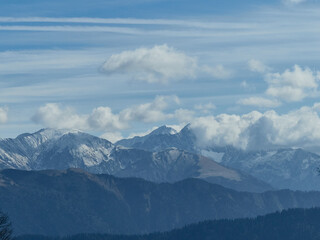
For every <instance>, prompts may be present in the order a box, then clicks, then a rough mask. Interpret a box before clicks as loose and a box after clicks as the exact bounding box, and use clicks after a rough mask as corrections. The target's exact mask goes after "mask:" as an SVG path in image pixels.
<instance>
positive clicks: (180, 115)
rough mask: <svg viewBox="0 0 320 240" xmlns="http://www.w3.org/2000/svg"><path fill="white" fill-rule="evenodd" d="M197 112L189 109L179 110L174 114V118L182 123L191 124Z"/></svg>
mask: <svg viewBox="0 0 320 240" xmlns="http://www.w3.org/2000/svg"><path fill="white" fill-rule="evenodd" d="M194 115H195V112H194V111H192V110H189V109H183V108H180V109H177V110H176V111H175V113H174V118H176V119H177V120H178V121H179V122H180V123H185V124H186V123H189V122H190V121H192V119H194Z"/></svg>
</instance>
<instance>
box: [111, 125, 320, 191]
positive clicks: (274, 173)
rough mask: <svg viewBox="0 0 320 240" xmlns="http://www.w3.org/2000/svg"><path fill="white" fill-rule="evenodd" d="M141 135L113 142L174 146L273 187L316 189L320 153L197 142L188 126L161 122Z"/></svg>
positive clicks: (148, 147) (159, 147)
mask: <svg viewBox="0 0 320 240" xmlns="http://www.w3.org/2000/svg"><path fill="white" fill-rule="evenodd" d="M159 129H162V131H159V130H156V131H157V132H156V133H157V134H154V133H151V134H149V135H146V136H143V137H134V138H131V139H124V140H120V141H118V142H117V143H116V145H121V146H125V147H132V148H138V149H143V150H147V151H161V150H164V149H167V148H168V147H175V148H178V149H182V150H186V151H188V152H192V153H195V154H199V155H202V156H206V157H208V158H210V159H212V160H214V161H216V162H217V163H219V164H221V165H223V166H224V167H227V168H232V169H236V170H237V171H241V172H244V173H247V174H250V175H251V176H253V177H255V178H257V179H259V180H261V181H263V182H266V183H268V184H270V185H271V186H272V187H273V188H275V189H293V190H304V191H311V190H320V176H319V171H318V168H319V166H320V156H319V155H318V154H316V153H312V152H309V151H306V150H304V149H301V148H283V147H282V146H279V147H278V148H276V147H274V148H273V149H270V150H259V151H253V150H251V151H245V150H241V149H236V148H234V147H232V146H201V145H199V144H198V142H199V141H198V140H197V137H196V134H194V132H193V130H192V127H191V126H190V125H187V126H186V127H184V128H183V129H182V130H181V131H180V132H173V131H172V130H170V128H168V127H166V126H163V127H161V128H159Z"/></svg>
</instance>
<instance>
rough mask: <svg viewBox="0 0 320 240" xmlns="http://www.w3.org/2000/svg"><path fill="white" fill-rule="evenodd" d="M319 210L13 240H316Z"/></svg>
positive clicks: (296, 210) (319, 235)
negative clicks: (135, 231) (127, 232)
mask: <svg viewBox="0 0 320 240" xmlns="http://www.w3.org/2000/svg"><path fill="white" fill-rule="evenodd" d="M319 219H320V209H319V208H317V209H308V210H303V209H292V210H288V211H282V212H281V213H279V212H278V213H274V214H270V215H266V216H262V217H258V218H255V219H237V220H218V221H207V222H202V223H199V224H194V225H190V226H186V227H184V228H182V229H179V230H173V231H171V232H165V233H155V234H150V235H142V236H112V235H103V234H91V235H90V234H82V235H76V236H71V237H65V238H50V237H41V236H21V237H17V238H16V239H15V240H195V239H201V240H205V239H208V240H209V239H210V240H211V239H219V240H231V239H236V240H270V239H273V240H302V239H303V240H316V239H320V221H319Z"/></svg>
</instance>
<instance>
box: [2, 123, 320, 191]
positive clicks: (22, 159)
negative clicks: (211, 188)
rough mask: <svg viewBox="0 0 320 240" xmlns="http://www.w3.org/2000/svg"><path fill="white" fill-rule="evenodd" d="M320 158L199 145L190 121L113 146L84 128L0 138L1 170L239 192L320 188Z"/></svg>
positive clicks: (293, 152) (291, 151)
mask: <svg viewBox="0 0 320 240" xmlns="http://www.w3.org/2000/svg"><path fill="white" fill-rule="evenodd" d="M319 166H320V156H319V155H317V154H316V153H312V152H308V151H306V150H303V149H299V148H296V149H294V148H283V147H279V148H273V149H270V150H259V151H245V150H241V149H236V148H234V147H232V146H201V145H200V144H199V141H198V140H197V137H196V134H195V133H194V132H193V129H192V126H190V125H187V126H186V127H184V128H183V129H182V130H181V131H179V132H177V131H176V130H174V129H172V128H170V127H166V126H162V127H160V128H158V129H156V130H154V131H153V132H151V133H150V134H147V135H145V136H143V137H134V138H131V139H123V140H120V141H118V142H116V143H115V144H112V143H111V142H109V141H107V140H105V139H102V138H98V137H95V136H92V135H90V134H87V133H83V132H80V131H71V130H54V129H42V130H40V131H38V132H36V133H32V134H22V135H20V136H18V137H17V138H15V139H2V140H0V169H6V168H11V169H21V170H44V169H57V170H63V169H68V168H81V169H83V170H86V171H89V172H91V173H104V174H111V175H114V176H118V177H139V178H143V179H146V180H149V181H153V182H176V181H180V180H183V179H186V178H200V179H203V180H206V181H208V182H210V183H216V184H220V185H222V186H225V187H227V188H232V189H235V190H239V191H250V192H263V191H268V190H271V189H292V190H303V191H312V190H320V176H319V173H318V168H319Z"/></svg>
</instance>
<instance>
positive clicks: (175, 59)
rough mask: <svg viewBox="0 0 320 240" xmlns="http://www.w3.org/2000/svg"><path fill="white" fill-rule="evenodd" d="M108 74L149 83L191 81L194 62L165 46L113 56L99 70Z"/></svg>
mask: <svg viewBox="0 0 320 240" xmlns="http://www.w3.org/2000/svg"><path fill="white" fill-rule="evenodd" d="M101 69H102V71H103V72H105V73H107V74H128V75H130V76H131V77H132V78H134V79H136V80H140V81H144V82H148V83H159V82H160V83H167V82H168V81H171V80H180V79H185V78H194V77H195V74H196V70H197V61H196V59H195V58H192V57H189V56H187V55H185V54H184V53H182V52H179V51H177V50H175V49H174V48H170V47H168V46H167V45H160V46H154V47H153V48H139V49H136V50H134V51H124V52H122V53H120V54H114V55H112V56H111V57H110V58H109V59H108V60H107V61H106V62H105V63H104V64H103V66H102V68H101Z"/></svg>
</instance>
